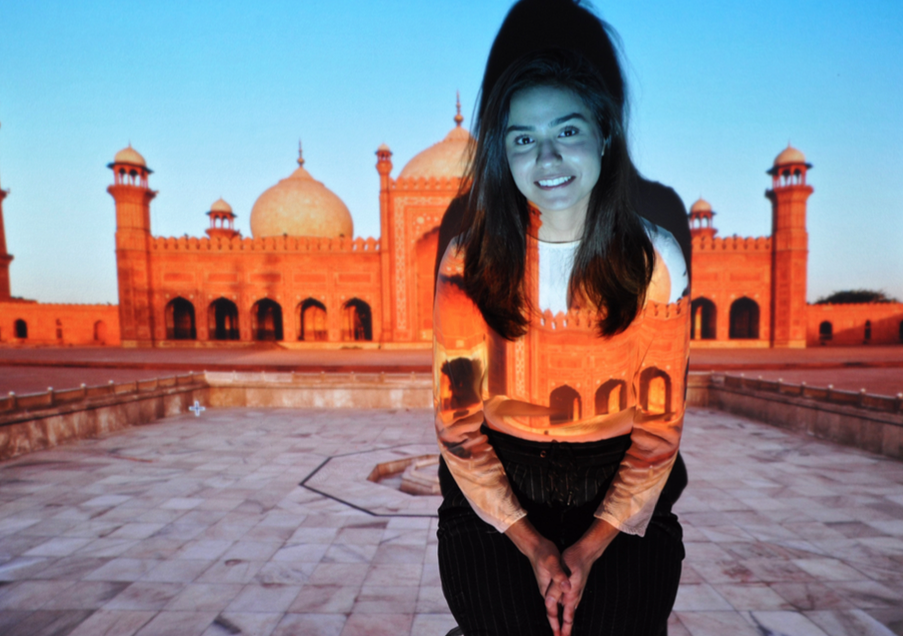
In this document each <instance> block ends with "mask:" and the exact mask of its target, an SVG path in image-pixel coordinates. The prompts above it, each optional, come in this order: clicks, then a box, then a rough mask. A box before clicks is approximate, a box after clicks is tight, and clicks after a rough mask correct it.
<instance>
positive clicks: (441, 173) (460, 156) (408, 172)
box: [398, 101, 472, 179]
mask: <svg viewBox="0 0 903 636" xmlns="http://www.w3.org/2000/svg"><path fill="white" fill-rule="evenodd" d="M463 121H464V118H463V117H461V103H460V101H459V102H458V114H457V115H455V127H454V128H452V129H451V132H449V133H448V134H447V135H446V136H445V139H443V140H442V141H440V142H439V143H437V144H433V145H432V146H430V147H429V148H427V149H426V150H424V151H423V152H421V153H420V154H418V155H416V156H415V157H414V158H413V159H411V160H410V161H409V162H408V164H407V165H406V166H405V167H404V168H402V170H401V172H400V173H399V174H398V177H399V178H400V179H418V178H425V179H428V178H430V177H435V178H437V179H447V178H452V177H457V178H460V177H462V176H464V170H465V169H466V168H467V146H468V145H469V143H470V140H471V139H472V137H471V136H470V133H469V132H467V130H465V129H464V128H462V127H461V122H463Z"/></svg>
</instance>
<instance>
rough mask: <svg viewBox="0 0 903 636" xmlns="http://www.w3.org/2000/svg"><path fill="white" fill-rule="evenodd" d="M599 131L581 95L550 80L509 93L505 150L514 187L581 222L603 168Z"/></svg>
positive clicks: (547, 209) (555, 212)
mask: <svg viewBox="0 0 903 636" xmlns="http://www.w3.org/2000/svg"><path fill="white" fill-rule="evenodd" d="M602 149H603V141H602V134H601V131H600V130H599V126H598V125H597V124H596V120H595V118H594V117H593V115H592V113H591V112H590V110H589V109H588V108H587V107H586V105H585V104H584V103H583V100H582V99H581V98H580V97H578V96H577V95H576V94H575V93H573V92H571V91H569V90H566V89H562V88H557V87H554V86H534V87H531V88H525V89H523V90H520V91H518V92H516V93H515V94H514V95H513V96H512V98H511V106H510V109H509V112H508V128H507V130H506V131H505V151H506V153H507V155H508V166H509V167H510V168H511V176H512V177H514V183H515V184H517V189H518V190H520V191H521V193H522V194H523V195H524V196H525V197H526V198H527V200H528V201H530V202H531V203H533V205H535V206H536V207H538V208H539V210H540V211H541V212H542V213H543V214H544V215H546V214H548V215H553V216H555V215H557V216H560V217H563V216H569V215H576V217H574V218H575V219H579V222H580V223H581V225H582V222H583V219H584V218H585V216H586V208H587V205H588V204H589V198H590V194H591V192H592V190H593V187H594V186H595V185H596V182H597V181H598V180H599V173H600V172H601V168H602Z"/></svg>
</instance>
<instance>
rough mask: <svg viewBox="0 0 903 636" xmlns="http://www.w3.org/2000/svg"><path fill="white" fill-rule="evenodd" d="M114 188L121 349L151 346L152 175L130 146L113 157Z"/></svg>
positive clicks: (152, 321)
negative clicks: (149, 176) (150, 176)
mask: <svg viewBox="0 0 903 636" xmlns="http://www.w3.org/2000/svg"><path fill="white" fill-rule="evenodd" d="M107 167H108V168H110V169H112V170H113V185H111V186H110V187H108V188H107V192H109V193H110V195H112V197H113V199H114V200H115V201H116V266H117V268H116V269H117V278H118V279H119V330H120V334H121V338H122V346H123V347H137V346H152V345H153V341H154V311H153V298H152V297H151V271H150V246H151V245H150V241H151V233H150V202H151V199H153V198H154V197H155V196H157V193H156V192H155V191H153V190H151V189H150V188H149V187H148V185H147V177H148V175H149V174H150V173H151V172H152V171H151V170H150V169H149V168H148V167H147V164H146V163H145V161H144V157H142V156H141V155H140V154H139V153H138V152H137V151H135V150H134V149H133V148H132V146H131V144H129V146H128V147H127V148H124V149H122V150H120V151H119V152H117V153H116V157H115V158H114V159H113V163H110V164H108V165H107Z"/></svg>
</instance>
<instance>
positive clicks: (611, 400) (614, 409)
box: [595, 379, 627, 415]
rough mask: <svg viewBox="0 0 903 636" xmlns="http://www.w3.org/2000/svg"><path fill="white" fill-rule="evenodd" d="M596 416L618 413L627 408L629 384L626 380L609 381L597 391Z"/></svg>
mask: <svg viewBox="0 0 903 636" xmlns="http://www.w3.org/2000/svg"><path fill="white" fill-rule="evenodd" d="M595 403H596V404H595V406H596V415H605V414H607V413H618V412H620V411H623V410H624V409H626V408H627V383H626V382H624V380H614V379H612V380H609V381H608V382H606V383H605V384H603V385H602V386H600V387H599V388H598V389H596V398H595Z"/></svg>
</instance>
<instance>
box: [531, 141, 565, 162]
mask: <svg viewBox="0 0 903 636" xmlns="http://www.w3.org/2000/svg"><path fill="white" fill-rule="evenodd" d="M537 153H538V154H537V156H536V162H537V163H538V164H539V165H541V166H545V165H551V164H554V163H557V162H558V161H561V153H559V152H558V148H557V147H556V145H555V142H554V141H551V140H549V141H540V142H538V143H537Z"/></svg>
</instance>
